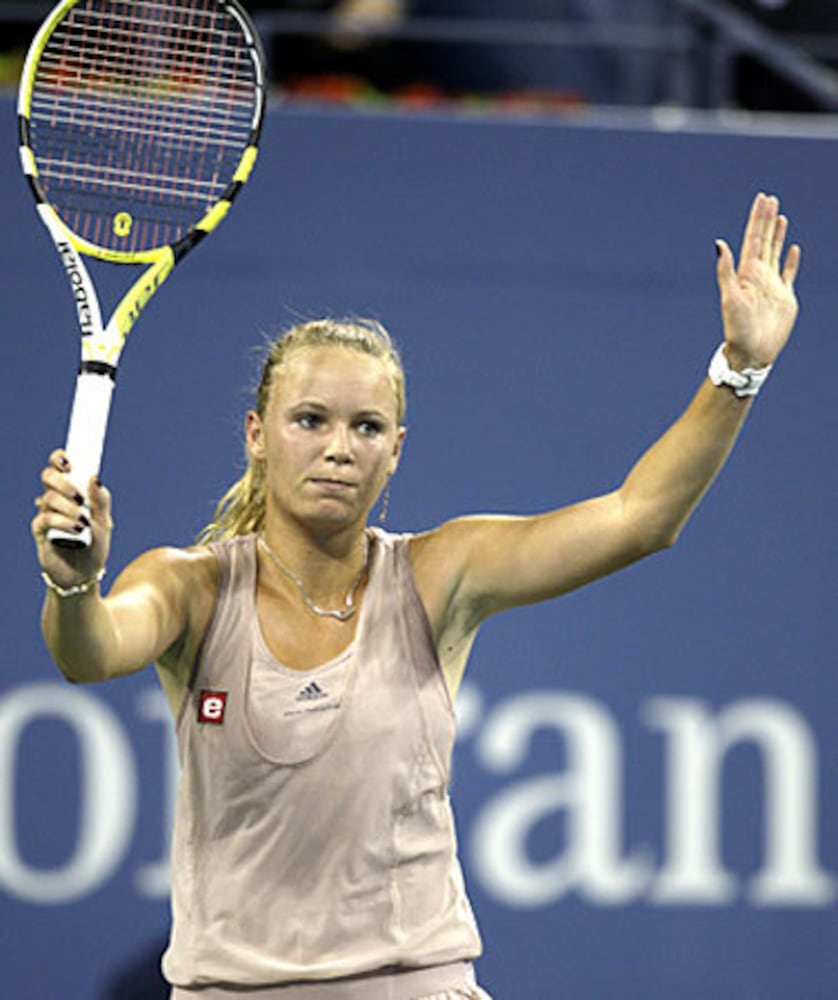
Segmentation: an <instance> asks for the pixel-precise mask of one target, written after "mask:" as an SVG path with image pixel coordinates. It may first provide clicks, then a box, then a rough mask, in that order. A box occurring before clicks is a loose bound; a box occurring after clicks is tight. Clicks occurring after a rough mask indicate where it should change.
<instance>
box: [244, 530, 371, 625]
mask: <svg viewBox="0 0 838 1000" xmlns="http://www.w3.org/2000/svg"><path fill="white" fill-rule="evenodd" d="M260 542H261V546H260V547H261V548H262V550H263V553H264V555H266V556H267V561H268V563H269V565H270V567H271V570H272V571H273V573H274V574H276V575H277V576H278V577H279V578H282V579H283V585H284V586H285V587H286V588H288V587H291V588H292V589H294V590H296V591H297V592H298V595H299V597H301V598H302V599H303V602H304V603H305V604H307V605H309V609H310V610H314V608H312V607H311V605H314V606H315V607H316V608H318V609H321V610H323V609H333V610H334V611H340V612H343V611H344V610H345V609H346V607H347V603H348V604H349V606H354V602H355V598H356V591H358V590H359V588H360V586H361V584H362V582H363V578H364V576H365V573H366V570H367V562H368V557H369V538H368V536H367V533H366V530H365V529H364V528H363V527H362V528H360V530H355V531H353V532H352V533H351V534H350V533H349V532H341V533H340V534H331V535H329V536H327V537H325V538H323V537H319V536H316V535H312V534H309V533H306V534H300V533H299V532H298V531H293V530H291V531H287V532H286V531H284V530H282V529H280V528H277V527H274V526H271V527H270V528H266V529H265V530H264V531H263V532H262V533H261V534H260ZM315 613H317V612H315ZM330 616H331V617H339V616H338V615H337V614H334V615H331V614H330ZM341 617H342V615H341Z"/></svg>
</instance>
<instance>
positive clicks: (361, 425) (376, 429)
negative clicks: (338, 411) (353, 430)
mask: <svg viewBox="0 0 838 1000" xmlns="http://www.w3.org/2000/svg"><path fill="white" fill-rule="evenodd" d="M358 430H359V431H360V433H361V434H363V435H364V437H377V436H378V435H379V434H380V433H381V432H382V431H383V430H384V426H383V425H382V423H381V421H379V420H361V421H359V422H358Z"/></svg>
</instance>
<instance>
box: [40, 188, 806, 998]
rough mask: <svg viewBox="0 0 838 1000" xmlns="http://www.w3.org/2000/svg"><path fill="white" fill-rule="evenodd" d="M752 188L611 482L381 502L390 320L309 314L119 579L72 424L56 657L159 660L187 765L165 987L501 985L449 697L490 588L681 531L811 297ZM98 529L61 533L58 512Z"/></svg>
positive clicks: (597, 567) (528, 585)
mask: <svg viewBox="0 0 838 1000" xmlns="http://www.w3.org/2000/svg"><path fill="white" fill-rule="evenodd" d="M787 225H788V223H787V220H786V218H785V217H784V216H783V215H781V214H780V213H779V205H778V201H777V199H776V198H774V197H769V196H766V195H763V194H760V195H758V196H757V198H756V199H755V201H754V203H753V206H752V208H751V212H750V216H749V218H748V222H747V226H746V230H745V235H744V239H743V243H742V248H741V252H740V255H739V260H738V265H737V264H736V262H735V260H734V256H733V254H732V252H731V250H730V248H729V247H728V245H727V244H726V243H724V242H723V241H719V243H718V244H717V250H718V255H719V256H718V272H717V273H718V284H719V289H720V296H721V310H722V317H723V326H724V337H725V340H724V343H723V345H722V346H721V348H720V349H719V350H718V351H717V352H716V354H715V355H714V356H713V360H712V362H711V365H710V369H709V377H708V378H707V379H705V380H704V381H703V383H702V384H701V386H700V387H699V389H698V391H697V393H696V395H695V397H694V398H693V400H692V401H691V403H690V404H689V406H688V408H687V409H686V411H685V412H684V414H683V415H682V416H681V417H680V418H679V419H678V420H677V421H676V422H675V424H674V425H673V426H671V427H670V428H669V429H668V430H667V431H666V432H665V433H664V434H663V436H662V437H661V438H660V439H659V440H658V441H657V442H656V443H654V444H653V445H652V446H651V448H649V450H648V451H647V452H646V453H645V454H644V455H643V456H642V457H641V458H640V459H639V461H638V462H637V463H636V464H635V465H634V467H633V468H632V469H631V471H630V472H629V474H628V476H627V478H626V479H625V481H624V482H623V483H622V485H621V486H620V487H619V488H618V489H616V490H614V491H613V492H612V493H608V494H605V495H603V496H598V497H595V498H593V499H590V500H587V501H585V502H582V503H578V504H575V505H573V506H570V507H566V508H564V509H559V510H555V511H552V512H550V513H546V514H542V515H539V516H533V517H495V516H482V517H468V518H458V519H456V520H452V521H449V522H447V523H444V524H442V525H440V526H439V527H437V528H435V529H433V530H430V531H427V532H424V533H422V534H415V535H395V534H392V533H388V532H386V531H384V530H383V529H382V528H381V527H378V526H376V527H370V525H369V521H370V517H371V512H372V511H373V508H374V506H375V504H376V502H377V501H378V499H379V497H380V496H381V495H382V493H383V494H384V496H385V497H386V490H387V484H388V482H389V480H390V478H391V477H392V476H393V475H394V474H395V472H396V469H397V467H398V464H399V459H400V457H401V451H402V445H403V442H404V438H405V429H404V416H405V383H404V373H403V370H402V367H401V364H400V363H399V359H398V355H397V353H396V351H395V348H394V347H393V344H392V343H391V341H390V338H389V337H388V335H387V334H386V332H385V331H384V330H383V329H382V328H381V327H379V326H378V325H377V324H374V323H368V322H361V321H353V322H337V321H332V320H324V321H322V322H313V323H306V324H303V325H300V326H297V327H295V328H293V329H292V330H290V331H289V332H288V333H287V334H285V335H284V336H283V337H282V338H281V339H280V340H278V341H277V342H276V343H275V344H274V346H273V348H272V350H271V351H270V353H269V355H268V357H267V359H266V362H265V365H264V369H263V374H262V380H261V385H260V386H259V389H258V394H257V398H256V401H255V404H254V408H253V409H252V410H251V411H250V412H249V413H248V414H247V417H246V423H245V428H244V437H245V446H246V450H247V456H248V467H247V470H246V472H245V474H244V476H243V477H242V479H241V480H239V481H238V482H237V483H235V484H234V485H233V487H232V488H231V489H230V491H229V492H228V493H227V495H226V496H225V497H224V498H223V499H222V501H221V503H220V505H219V508H218V511H217V513H216V517H215V519H214V521H213V523H212V524H210V525H209V526H208V527H207V528H206V529H205V531H204V533H203V534H202V536H201V538H200V540H199V543H198V544H196V545H195V546H193V547H191V548H187V549H184V550H180V549H174V548H159V549H154V550H152V551H149V552H146V553H144V554H143V555H140V556H139V558H137V559H135V560H134V561H133V562H131V563H130V564H129V565H128V566H127V567H126V568H125V569H124V570H123V571H122V573H121V574H120V575H119V576H118V577H117V579H116V580H115V582H114V584H113V587H112V588H111V590H110V592H109V593H108V595H107V596H104V595H103V593H102V590H101V580H102V576H103V573H104V568H105V561H106V559H107V556H108V550H109V546H110V540H111V531H112V522H111V498H110V495H109V492H108V490H107V489H106V488H105V487H103V486H102V485H101V484H99V483H98V482H97V481H93V482H91V483H90V518H87V516H86V515H85V514H84V513H83V508H82V505H81V492H80V490H81V488H82V487H86V486H87V485H88V484H82V483H77V482H74V480H73V470H72V468H70V467H69V463H68V460H67V457H66V455H65V454H64V452H62V451H60V450H59V451H56V452H54V453H53V454H52V456H51V458H50V460H49V463H48V465H47V467H46V468H45V470H44V472H43V474H42V482H43V492H42V493H41V495H40V497H39V498H38V500H37V507H38V512H37V514H36V516H35V517H34V519H33V521H32V532H33V535H34V539H35V542H36V545H37V551H38V558H39V560H40V564H41V569H42V571H43V574H44V580H45V583H46V588H47V589H46V599H45V605H44V612H43V631H44V635H45V638H46V643H47V646H48V647H49V650H50V652H51V654H52V656H53V657H54V659H55V662H56V663H57V665H58V667H59V669H60V670H61V672H62V673H63V674H64V676H65V677H66V678H67V679H68V680H70V681H74V682H82V683H86V682H92V681H103V680H108V679H111V678H115V677H120V676H123V675H126V674H130V673H133V672H134V671H138V670H141V669H143V667H144V666H145V665H146V664H148V663H150V662H155V663H156V665H157V671H158V674H159V677H160V681H161V683H162V685H163V688H164V690H165V692H166V695H167V697H168V700H169V702H170V704H171V708H172V712H173V715H174V718H175V720H176V726H177V736H178V741H179V747H180V755H181V761H182V764H183V774H182V779H181V783H180V789H179V797H178V804H177V814H176V821H175V831H174V844H173V885H172V893H173V926H172V933H171V940H170V944H169V947H168V950H167V951H166V954H165V956H164V959H163V969H164V972H165V975H166V977H167V979H168V980H169V982H170V983H171V984H172V988H173V992H172V997H173V998H174V1000H187V998H193V997H194V998H198V997H200V998H203V1000H232V998H234V997H235V998H238V1000H241V998H242V997H248V998H251V1000H384V998H387V1000H431V998H433V1000H455V998H479V997H483V998H485V997H486V994H485V993H484V992H483V991H481V990H480V988H479V987H478V986H477V984H476V982H475V978H474V970H473V966H472V962H473V960H474V959H475V958H477V956H478V955H479V954H480V951H481V943H480V937H479V934H478V930H477V926H476V923H475V919H474V916H473V914H472V911H471V907H470V905H469V901H468V898H467V895H466V892H465V889H464V885H463V878H462V874H461V870H460V866H459V863H458V860H457V851H456V842H455V832H454V825H453V821H452V814H451V810H450V807H449V800H448V782H449V777H450V767H451V754H452V747H453V742H454V712H453V701H454V697H455V695H456V693H457V689H458V687H459V684H460V681H461V678H462V676H463V671H464V669H465V666H466V661H467V658H468V654H469V650H470V649H471V646H472V643H473V642H474V638H475V635H476V633H477V630H478V627H479V626H480V624H481V622H483V621H484V620H485V619H486V618H487V617H488V616H489V615H492V614H494V613H496V612H499V611H502V610H504V609H506V608H511V607H513V606H515V605H523V604H527V603H531V602H535V601H542V600H545V599H547V598H553V597H557V596H558V595H560V594H564V593H566V592H568V591H570V590H573V589H574V588H576V587H580V586H582V585H583V584H586V583H588V582H590V581H592V580H596V579H597V578H599V577H602V576H604V575H605V574H608V573H612V572H614V571H615V570H617V569H620V568H621V567H623V566H627V565H628V564H630V563H632V562H634V561H635V560H638V559H640V558H642V557H643V556H646V555H648V554H650V553H652V552H655V551H658V550H660V549H663V548H665V547H667V546H670V545H672V544H673V542H674V541H675V540H676V539H677V537H678V535H679V533H680V531H681V529H682V528H683V526H684V524H685V523H686V521H687V519H688V518H689V516H690V514H691V512H692V511H693V509H694V508H695V506H696V504H697V503H698V501H699V500H700V498H701V497H702V495H703V494H704V492H705V491H706V490H707V488H708V487H709V486H710V484H711V483H712V481H713V479H714V477H715V476H716V474H717V473H718V472H719V470H720V468H721V467H722V465H723V463H724V462H725V460H726V458H727V456H728V454H729V453H730V451H731V448H732V447H733V444H734V442H735V440H736V438H737V435H738V434H739V432H740V429H741V427H742V424H743V421H744V419H745V417H746V415H747V413H748V411H749V409H750V407H751V405H752V403H753V400H754V397H755V395H756V393H757V392H758V391H759V389H760V387H761V386H762V385H763V384H764V382H765V379H766V377H767V375H768V372H769V370H770V367H771V365H772V364H773V363H774V361H775V360H776V358H777V356H778V355H779V353H780V351H781V350H782V348H783V346H784V345H785V343H786V341H787V339H788V337H789V335H790V333H791V330H792V327H793V325H794V322H795V319H796V315H797V301H796V297H795V292H794V281H795V277H796V275H797V271H798V267H799V262H800V250H799V248H798V247H797V246H791V247H790V248H789V249H788V251H787V252H786V251H785V250H784V245H785V241H786V232H787ZM88 520H89V521H90V522H91V524H90V527H91V528H92V537H93V544H92V546H91V547H90V548H77V549H74V548H67V547H61V548H59V547H56V546H54V545H52V544H50V543H49V542H48V541H47V540H46V534H47V531H48V530H49V529H50V528H53V527H54V528H60V529H64V530H70V531H76V530H78V531H80V530H81V529H82V528H84V527H87V526H88V525H87V522H88Z"/></svg>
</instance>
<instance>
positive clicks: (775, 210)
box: [759, 195, 780, 261]
mask: <svg viewBox="0 0 838 1000" xmlns="http://www.w3.org/2000/svg"><path fill="white" fill-rule="evenodd" d="M779 212H780V200H779V199H778V198H776V197H775V196H774V195H769V196H768V197H767V198H766V199H765V203H764V205H763V208H762V212H761V226H760V247H759V256H760V260H767V261H770V260H771V255H772V253H773V247H774V241H775V236H776V232H777V221H778V216H779Z"/></svg>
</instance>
